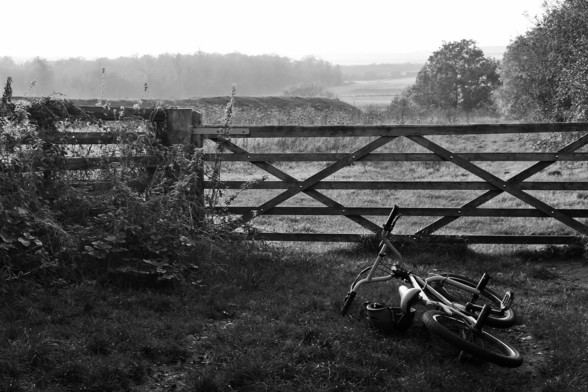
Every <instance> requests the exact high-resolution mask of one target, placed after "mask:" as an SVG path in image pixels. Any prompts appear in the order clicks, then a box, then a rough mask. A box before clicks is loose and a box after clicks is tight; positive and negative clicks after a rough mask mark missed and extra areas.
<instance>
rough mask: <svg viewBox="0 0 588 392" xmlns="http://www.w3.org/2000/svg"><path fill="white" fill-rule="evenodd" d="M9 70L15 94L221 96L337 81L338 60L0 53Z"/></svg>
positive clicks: (1, 68) (0, 66) (1, 73)
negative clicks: (20, 57)
mask: <svg viewBox="0 0 588 392" xmlns="http://www.w3.org/2000/svg"><path fill="white" fill-rule="evenodd" d="M8 76H11V77H12V79H13V81H14V84H13V86H14V94H15V95H29V96H47V95H51V94H54V93H58V94H63V95H65V96H67V97H68V98H99V97H100V98H102V97H103V98H107V99H116V98H118V99H124V98H131V99H133V98H143V97H146V96H149V97H150V98H154V99H159V98H162V99H174V98H176V99H180V98H191V97H203V96H221V95H222V96H224V95H229V94H230V93H231V88H232V86H233V85H236V86H237V90H238V92H239V94H240V95H280V94H281V92H282V91H284V90H286V89H288V88H292V87H296V86H304V85H315V84H318V85H321V86H325V87H328V86H333V85H337V84H340V83H342V74H341V70H340V68H339V66H336V65H333V64H331V63H329V62H327V61H324V60H320V59H317V58H314V57H305V58H303V59H301V60H292V59H290V58H287V57H281V56H277V55H260V56H249V55H244V54H240V53H231V54H211V53H205V52H197V53H194V54H162V55H159V56H142V57H120V58H116V59H107V58H100V59H96V60H86V59H81V58H70V59H64V60H56V61H48V60H46V59H42V58H35V59H33V60H30V61H26V62H24V63H16V62H15V61H14V60H13V59H11V58H10V57H0V77H1V78H2V80H6V78H7V77H8Z"/></svg>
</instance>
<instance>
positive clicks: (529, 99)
mask: <svg viewBox="0 0 588 392" xmlns="http://www.w3.org/2000/svg"><path fill="white" fill-rule="evenodd" d="M546 4H547V5H546V14H545V16H544V17H543V18H542V19H540V20H537V22H536V25H535V27H534V28H532V29H531V30H529V31H528V32H527V33H525V34H524V35H522V36H519V37H517V38H516V39H515V40H514V42H513V43H512V44H511V45H510V46H509V47H508V49H507V52H506V53H505V56H504V61H503V62H502V65H501V78H502V82H503V87H502V88H501V89H500V91H499V98H500V103H501V105H502V109H503V111H504V112H505V113H507V114H509V115H510V116H512V117H515V118H530V119H534V120H539V121H586V120H587V119H588V98H586V97H587V96H588V94H587V91H588V87H587V86H588V71H587V70H588V39H587V38H586V37H588V23H586V20H588V2H586V1H584V0H565V1H558V2H554V3H552V4H550V3H546Z"/></svg>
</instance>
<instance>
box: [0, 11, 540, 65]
mask: <svg viewBox="0 0 588 392" xmlns="http://www.w3.org/2000/svg"><path fill="white" fill-rule="evenodd" d="M87 4H94V3H89V2H87ZM542 4H543V0H518V1H517V2H511V1H510V0H496V1H494V2H493V3H492V4H491V6H489V5H488V3H486V2H472V1H471V0H446V1H444V2H438V1H436V0H422V1H420V2H418V3H415V2H408V1H390V0H372V1H370V2H366V3H364V4H361V6H359V5H357V4H356V3H355V2H352V1H351V0H338V1H335V0H320V1H318V2H317V1H316V0H299V1H298V2H297V3H296V6H292V5H291V4H290V3H280V2H276V1H275V0H274V1H269V0H250V1H248V2H242V1H237V0H225V1H223V2H221V3H217V2H212V1H198V0H196V1H192V2H189V3H187V2H184V1H181V0H168V1H167V2H165V4H164V5H162V4H161V3H160V2H157V3H156V2H155V1H138V0H128V1H125V2H120V1H116V0H103V1H102V2H100V4H99V5H100V6H99V7H91V8H87V7H84V2H83V1H81V0H78V1H74V0H54V1H52V2H46V1H44V0H43V1H42V0H21V1H19V2H8V3H6V4H3V11H4V12H5V15H11V16H12V17H8V18H5V20H4V21H3V27H4V28H5V30H7V31H14V32H16V33H15V34H14V35H13V36H12V37H11V39H10V40H6V41H5V42H3V45H2V47H1V48H0V57H11V58H13V59H15V61H26V60H27V59H34V58H36V57H39V58H43V59H47V60H50V61H54V60H59V59H68V58H84V59H87V60H93V59H98V58H119V57H142V56H144V55H150V56H158V55H162V54H166V53H171V54H193V53H197V52H199V51H202V52H206V53H219V54H229V53H235V52H237V53H241V54H245V55H250V56H256V55H277V56H281V57H288V58H291V59H294V60H297V59H302V58H304V57H308V56H313V57H315V58H318V59H322V60H325V61H328V62H330V63H333V64H338V65H360V64H374V63H391V62H392V63H396V62H406V61H407V60H406V58H408V62H423V63H424V62H425V61H426V59H427V58H428V56H429V55H430V54H432V52H434V51H435V50H437V49H438V48H439V47H440V46H441V45H442V43H443V42H450V41H457V40H461V39H473V40H474V41H476V43H477V45H478V46H479V47H480V48H487V47H504V48H506V46H508V45H509V43H510V42H512V40H514V39H515V38H516V37H517V36H519V35H522V34H524V33H525V32H526V31H528V30H529V29H530V28H531V27H532V26H533V25H534V24H535V23H536V21H537V20H538V18H539V17H540V15H541V14H542V12H543V6H542ZM19 15H21V16H23V17H25V18H26V24H23V22H22V20H23V19H22V18H19V17H17V16H19ZM15 16H16V17H15ZM23 27H24V28H23Z"/></svg>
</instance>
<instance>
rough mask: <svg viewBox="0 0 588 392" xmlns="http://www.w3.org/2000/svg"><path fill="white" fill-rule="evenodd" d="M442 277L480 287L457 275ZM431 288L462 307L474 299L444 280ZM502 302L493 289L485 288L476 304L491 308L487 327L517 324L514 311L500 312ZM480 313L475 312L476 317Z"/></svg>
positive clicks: (466, 292) (435, 283)
mask: <svg viewBox="0 0 588 392" xmlns="http://www.w3.org/2000/svg"><path fill="white" fill-rule="evenodd" d="M442 276H444V277H447V278H450V279H452V280H455V281H457V282H459V283H462V284H464V285H466V286H469V287H472V288H476V286H477V285H478V283H477V282H475V281H473V280H472V279H470V278H467V277H465V276H461V275H457V274H443V275H442ZM431 286H432V287H433V288H434V289H435V290H437V291H438V292H439V293H440V294H442V295H443V296H444V297H446V298H447V299H448V300H450V301H451V302H454V303H459V304H460V305H462V306H465V305H466V304H467V303H468V302H469V301H470V300H471V298H472V293H471V292H469V291H467V290H463V289H461V288H459V287H456V286H453V285H451V284H446V285H445V284H444V281H443V280H439V281H435V282H432V283H431ZM501 301H502V298H501V297H500V296H499V295H498V294H496V293H495V292H494V291H492V290H491V289H489V288H484V289H483V290H482V291H481V295H480V297H479V299H478V301H477V302H476V303H477V304H478V305H485V304H487V305H490V307H491V311H490V313H489V314H488V318H487V319H486V321H485V324H486V325H489V326H491V327H496V328H509V327H512V326H513V325H514V324H515V322H516V314H515V312H514V311H513V310H512V309H507V310H500V303H501ZM478 313H479V312H474V315H475V316H477V315H478Z"/></svg>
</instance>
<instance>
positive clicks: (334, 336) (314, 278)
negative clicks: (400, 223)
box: [0, 246, 588, 391]
mask: <svg viewBox="0 0 588 392" xmlns="http://www.w3.org/2000/svg"><path fill="white" fill-rule="evenodd" d="M325 249H327V250H329V249H328V248H325ZM330 250H331V251H330V252H324V251H314V252H303V251H301V250H300V248H297V249H296V248H286V247H283V248H281V249H277V250H271V249H270V252H257V253H252V254H251V255H250V256H249V257H248V258H246V259H244V260H241V261H240V262H239V263H235V264H230V263H229V264H225V265H222V266H219V268H218V269H217V270H215V271H214V272H203V273H202V279H203V280H202V281H198V282H194V285H192V287H190V288H185V287H184V288H177V289H175V290H171V291H167V292H162V291H150V290H128V289H123V288H120V287H114V286H112V285H105V286H103V285H101V284H98V283H96V282H95V281H84V282H78V283H76V284H71V283H68V284H66V283H64V282H61V283H60V281H58V280H56V281H55V282H54V284H52V285H49V286H44V287H41V286H37V285H35V284H33V283H32V282H30V281H29V282H27V281H24V280H20V281H11V282H5V283H4V284H3V285H2V286H1V287H0V288H1V293H2V296H1V299H0V306H1V309H2V311H1V313H0V380H1V381H0V391H28V390H45V391H62V390H71V391H78V390H85V391H131V390H182V391H230V390H239V391H245V390H247V391H265V390H268V391H288V390H291V391H321V390H322V391H337V390H338V391H351V390H353V391H387V390H410V391H435V390H446V389H448V388H450V389H451V390H453V391H510V390H517V389H521V390H523V389H524V390H538V391H552V390H553V391H555V390H557V391H562V390H568V391H575V390H578V391H579V390H583V388H584V387H585V385H586V382H587V381H588V380H587V379H586V374H588V363H587V362H586V357H585V347H587V346H588V333H587V332H586V330H585V327H584V326H585V325H586V322H587V321H588V316H587V312H586V310H587V305H586V304H587V303H588V301H587V300H588V292H587V290H586V287H585V286H575V285H573V284H572V283H570V282H568V281H567V280H565V279H564V278H563V277H562V276H560V275H559V274H558V273H557V272H554V270H551V269H550V268H548V267H547V266H546V265H545V264H542V263H545V262H546V261H545V260H549V261H555V260H557V258H558V257H561V255H559V254H557V253H555V254H553V253H548V252H542V253H533V252H526V253H519V254H516V255H513V254H511V255H504V254H497V253H492V254H483V253H474V252H472V251H471V250H468V249H466V248H435V249H404V250H403V252H404V253H405V255H406V256H407V261H408V263H410V264H411V266H412V267H414V269H416V270H420V269H422V270H423V271H426V270H430V269H447V270H453V271H455V272H460V273H464V274H468V275H471V276H479V274H481V272H482V271H487V272H489V273H490V274H491V275H493V276H494V281H493V282H494V285H495V287H498V289H500V290H502V289H504V288H506V287H509V288H512V289H514V290H515V291H516V293H517V294H518V298H517V311H518V314H519V316H520V317H519V323H518V325H517V326H516V327H515V328H513V330H511V331H510V332H509V334H508V337H509V338H510V341H511V342H512V343H513V344H515V345H516V346H518V347H519V348H520V350H521V352H522V354H523V355H524V357H525V364H524V365H523V367H522V368H520V369H516V370H507V369H502V368H498V367H496V366H494V365H490V364H487V363H483V362H477V361H473V360H466V361H464V362H459V361H457V360H456V353H455V352H453V351H452V350H451V349H449V348H448V347H445V346H444V345H442V344H441V345H439V344H438V343H439V342H437V341H436V340H435V339H433V338H432V337H431V336H430V335H429V334H428V333H427V331H426V330H424V329H423V328H422V326H421V325H420V324H419V323H416V324H415V326H414V327H413V328H412V329H411V330H410V331H408V332H407V333H405V334H402V335H391V336H386V335H382V334H380V333H378V332H377V331H373V330H371V329H370V328H369V327H368V326H367V325H366V324H364V323H361V322H357V321H355V320H352V319H341V318H340V317H339V315H338V307H339V305H340V301H341V299H342V297H343V296H344V293H345V291H346V289H347V287H348V285H349V283H350V282H351V280H352V279H353V277H354V275H355V273H356V272H357V271H359V266H360V265H364V264H365V263H368V262H370V261H371V260H372V256H373V252H370V253H367V252H365V251H362V250H358V249H354V248H353V247H352V246H342V247H339V248H338V249H337V250H335V251H332V249H330ZM565 256H566V257H567V256H569V255H565ZM540 259H542V260H540ZM431 260H434V262H431ZM560 262H565V261H562V260H560ZM221 267H222V268H221Z"/></svg>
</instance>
